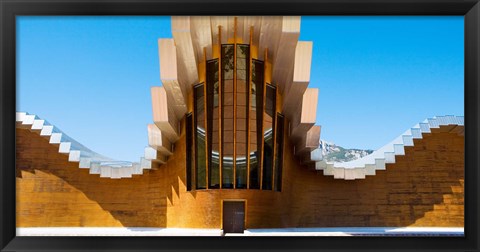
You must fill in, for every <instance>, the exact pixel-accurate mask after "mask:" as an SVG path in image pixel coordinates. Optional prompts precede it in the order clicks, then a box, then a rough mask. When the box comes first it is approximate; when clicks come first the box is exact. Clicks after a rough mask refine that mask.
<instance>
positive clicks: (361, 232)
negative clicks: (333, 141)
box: [17, 227, 464, 236]
mask: <svg viewBox="0 0 480 252" xmlns="http://www.w3.org/2000/svg"><path fill="white" fill-rule="evenodd" d="M223 235H224V234H223V231H222V230H220V229H194V228H90V227H88V228H68V227H67V228H41V227H40V228H17V236H223ZM463 235H464V229H463V228H421V227H420V228H416V227H415V228H386V227H373V228H358V227H344V228H278V229H249V230H245V232H244V233H243V234H225V236H463Z"/></svg>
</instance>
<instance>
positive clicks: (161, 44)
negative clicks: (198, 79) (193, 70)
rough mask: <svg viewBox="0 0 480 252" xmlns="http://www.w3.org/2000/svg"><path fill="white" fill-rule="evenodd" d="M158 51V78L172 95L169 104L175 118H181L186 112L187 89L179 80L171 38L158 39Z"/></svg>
mask: <svg viewBox="0 0 480 252" xmlns="http://www.w3.org/2000/svg"><path fill="white" fill-rule="evenodd" d="M158 49H159V50H158V51H159V58H160V79H161V81H162V83H163V86H164V87H165V90H166V91H167V92H168V93H169V95H170V96H171V97H172V103H170V104H169V105H170V106H172V108H173V109H174V112H175V115H176V117H177V119H181V118H183V116H184V115H185V113H187V104H186V100H187V90H186V88H185V86H184V85H183V84H182V83H180V82H179V80H178V76H179V74H180V73H179V72H178V67H177V66H178V61H177V55H176V51H177V50H176V47H175V42H174V41H173V39H159V40H158Z"/></svg>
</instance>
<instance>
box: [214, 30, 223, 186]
mask: <svg viewBox="0 0 480 252" xmlns="http://www.w3.org/2000/svg"><path fill="white" fill-rule="evenodd" d="M212 48H213V46H212ZM218 50H219V51H220V52H219V54H218V55H219V56H218V153H219V154H218V169H219V172H218V177H219V180H220V185H219V187H220V189H222V184H223V178H222V168H223V150H222V144H223V139H222V120H223V117H222V109H223V107H222V106H223V102H222V98H223V94H222V83H223V81H222V26H221V25H219V26H218Z"/></svg>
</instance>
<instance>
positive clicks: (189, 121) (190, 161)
mask: <svg viewBox="0 0 480 252" xmlns="http://www.w3.org/2000/svg"><path fill="white" fill-rule="evenodd" d="M185 127H186V132H185V133H186V135H187V136H186V137H187V171H186V174H185V175H186V176H185V177H186V184H187V191H191V190H192V188H193V186H192V185H193V183H192V181H193V179H192V177H193V175H194V174H193V169H192V167H194V166H195V164H194V160H195V157H194V155H193V152H194V151H193V116H192V113H188V114H187V117H186V125H185Z"/></svg>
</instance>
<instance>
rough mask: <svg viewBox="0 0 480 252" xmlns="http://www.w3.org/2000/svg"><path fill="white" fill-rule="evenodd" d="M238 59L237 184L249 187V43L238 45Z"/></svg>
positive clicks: (238, 186)
mask: <svg viewBox="0 0 480 252" xmlns="http://www.w3.org/2000/svg"><path fill="white" fill-rule="evenodd" d="M236 56H237V59H236V62H237V63H236V71H237V73H236V78H237V83H236V90H235V91H236V98H237V102H236V103H237V104H236V118H235V120H236V135H235V138H236V139H235V141H236V143H235V147H236V151H235V155H236V157H235V173H236V174H235V179H236V181H235V186H236V188H247V156H248V150H247V137H248V132H247V130H248V120H247V119H248V117H247V116H248V93H249V92H248V90H249V85H248V69H247V68H248V61H249V57H250V55H249V47H248V45H237V54H236Z"/></svg>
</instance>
